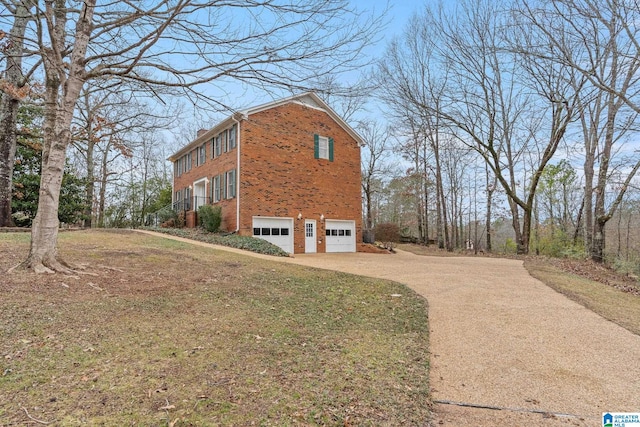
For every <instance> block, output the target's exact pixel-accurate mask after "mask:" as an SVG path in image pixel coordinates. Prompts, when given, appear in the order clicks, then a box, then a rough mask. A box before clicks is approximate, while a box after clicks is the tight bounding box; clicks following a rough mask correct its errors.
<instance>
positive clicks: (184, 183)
mask: <svg viewBox="0 0 640 427" xmlns="http://www.w3.org/2000/svg"><path fill="white" fill-rule="evenodd" d="M211 153H212V146H211V141H207V142H206V161H205V163H204V164H202V165H200V166H196V165H195V158H196V157H195V150H193V151H192V152H191V156H192V158H193V168H192V169H191V170H190V171H189V172H186V173H183V174H182V175H180V176H179V177H174V190H173V191H174V193H175V192H176V191H178V190H184V189H185V188H188V187H189V185H191V186H193V183H194V182H196V181H198V180H200V179H202V178H205V177H206V178H208V179H209V183H208V184H207V194H206V195H207V197H210V196H211V186H212V185H213V177H214V176H216V175H220V174H223V173H225V172H228V171H229V170H231V169H234V168H236V163H237V156H238V152H237V147H236V148H234V149H232V150H231V151H228V152H226V153H222V155H220V156H218V157H216V158H215V159H212V158H211ZM236 194H237V192H236ZM215 205H219V206H221V207H222V224H221V225H220V228H221V230H225V231H235V230H236V199H235V198H233V199H227V200H222V201H220V202H218V203H216V204H215Z"/></svg>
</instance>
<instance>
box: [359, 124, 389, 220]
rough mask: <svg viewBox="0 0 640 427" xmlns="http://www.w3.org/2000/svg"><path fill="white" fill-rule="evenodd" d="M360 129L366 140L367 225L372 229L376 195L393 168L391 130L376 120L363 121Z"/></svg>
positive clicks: (364, 164) (362, 165) (363, 177)
mask: <svg viewBox="0 0 640 427" xmlns="http://www.w3.org/2000/svg"><path fill="white" fill-rule="evenodd" d="M358 131H359V132H360V134H361V135H362V138H363V139H364V142H365V146H364V147H363V148H364V150H363V151H364V152H363V154H362V159H361V169H362V193H363V196H364V207H365V225H366V228H367V229H368V230H372V229H373V227H374V226H375V221H374V207H373V200H374V196H375V194H376V193H378V192H380V190H381V189H380V188H379V183H380V182H383V181H384V180H385V179H386V178H388V177H389V175H390V174H391V171H392V169H393V166H392V164H391V163H390V154H391V148H390V144H389V143H390V139H391V132H390V130H389V129H383V128H382V127H381V125H380V124H378V123H374V122H361V123H360V125H359V126H358Z"/></svg>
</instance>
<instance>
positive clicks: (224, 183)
mask: <svg viewBox="0 0 640 427" xmlns="http://www.w3.org/2000/svg"><path fill="white" fill-rule="evenodd" d="M220 188H221V191H220V198H221V199H222V200H224V199H226V198H227V174H226V173H223V174H222V175H220Z"/></svg>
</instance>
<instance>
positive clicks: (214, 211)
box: [198, 205, 222, 233]
mask: <svg viewBox="0 0 640 427" xmlns="http://www.w3.org/2000/svg"><path fill="white" fill-rule="evenodd" d="M198 222H199V223H200V226H201V227H202V228H204V229H205V230H207V231H208V232H209V233H215V232H217V231H218V229H219V228H220V224H221V223H222V208H221V207H220V206H211V205H204V206H200V207H199V208H198Z"/></svg>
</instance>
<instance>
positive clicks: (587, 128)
mask: <svg viewBox="0 0 640 427" xmlns="http://www.w3.org/2000/svg"><path fill="white" fill-rule="evenodd" d="M521 11H522V13H523V15H524V16H525V17H526V18H527V19H528V20H529V21H530V22H531V23H533V25H536V26H537V28H538V29H539V31H541V32H543V33H544V34H545V37H546V39H547V40H548V43H549V44H551V46H552V47H553V52H552V53H553V55H551V54H549V53H547V54H546V55H544V54H541V53H540V52H533V53H534V54H536V55H537V56H538V57H544V59H545V60H546V61H547V62H549V63H554V64H562V65H564V66H568V67H571V68H572V69H573V70H575V71H576V72H578V73H580V74H581V75H582V76H583V78H584V79H586V80H588V82H589V84H590V85H591V87H592V90H591V91H590V92H588V93H589V96H588V98H584V97H583V99H581V102H582V108H583V112H584V113H583V114H582V116H581V126H582V134H583V141H584V151H585V158H584V164H583V168H584V179H585V192H584V202H583V212H584V224H585V226H584V240H585V246H586V247H587V248H588V249H589V252H590V255H591V258H592V259H593V260H594V261H597V262H603V261H604V254H605V242H606V239H605V229H606V227H605V226H606V223H607V222H608V221H609V220H610V219H611V218H612V217H613V215H614V214H615V211H616V209H617V208H618V206H619V205H620V203H621V202H622V200H623V198H624V195H625V192H626V191H627V189H628V188H629V185H630V183H631V181H632V180H633V178H634V177H635V175H636V173H637V172H638V170H639V169H640V155H639V154H638V152H637V151H636V152H630V151H629V150H628V149H627V150H625V149H623V147H624V145H625V141H626V140H627V139H626V137H627V134H628V133H629V132H630V131H631V130H636V129H635V128H636V125H637V120H638V114H640V37H639V36H640V33H639V32H640V28H638V25H637V23H638V21H639V20H640V8H639V7H638V3H637V2H636V1H627V0H608V1H605V2H601V1H594V0H559V1H544V2H535V3H534V2H523V3H522V6H521ZM614 179H615V182H614Z"/></svg>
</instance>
